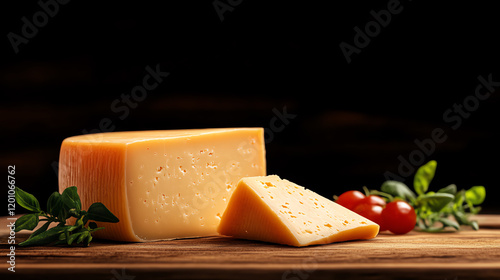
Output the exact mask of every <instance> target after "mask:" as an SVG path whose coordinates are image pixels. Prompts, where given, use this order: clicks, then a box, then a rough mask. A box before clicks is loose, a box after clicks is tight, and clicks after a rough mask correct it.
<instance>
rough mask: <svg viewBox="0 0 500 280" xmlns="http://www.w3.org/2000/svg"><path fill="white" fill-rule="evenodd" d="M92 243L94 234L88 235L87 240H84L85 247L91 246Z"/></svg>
mask: <svg viewBox="0 0 500 280" xmlns="http://www.w3.org/2000/svg"><path fill="white" fill-rule="evenodd" d="M90 241H92V234H90V232H89V233H88V234H87V236H86V238H85V240H83V245H85V246H89V244H90Z"/></svg>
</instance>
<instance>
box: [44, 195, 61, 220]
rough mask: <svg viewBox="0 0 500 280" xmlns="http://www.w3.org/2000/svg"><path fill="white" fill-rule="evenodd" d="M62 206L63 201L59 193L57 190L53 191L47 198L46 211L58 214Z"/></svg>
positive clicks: (53, 214) (54, 214)
mask: <svg viewBox="0 0 500 280" xmlns="http://www.w3.org/2000/svg"><path fill="white" fill-rule="evenodd" d="M62 207H63V201H62V198H61V194H59V193H58V192H53V193H52V195H50V196H49V199H48V200H47V213H49V214H50V215H52V216H58V215H59V212H60V211H61V208H62Z"/></svg>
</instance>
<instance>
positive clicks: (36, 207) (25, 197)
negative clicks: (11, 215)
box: [15, 187, 42, 212]
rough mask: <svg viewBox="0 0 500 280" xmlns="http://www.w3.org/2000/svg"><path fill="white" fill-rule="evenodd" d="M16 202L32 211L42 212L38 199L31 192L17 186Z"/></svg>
mask: <svg viewBox="0 0 500 280" xmlns="http://www.w3.org/2000/svg"><path fill="white" fill-rule="evenodd" d="M15 196H16V202H17V204H19V205H20V206H21V207H23V208H24V209H27V210H30V211H32V212H41V211H42V209H40V203H38V200H37V199H36V198H35V197H34V196H33V195H32V194H30V193H27V192H25V191H23V190H21V189H20V188H18V187H16V195H15Z"/></svg>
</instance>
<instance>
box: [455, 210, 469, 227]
mask: <svg viewBox="0 0 500 280" xmlns="http://www.w3.org/2000/svg"><path fill="white" fill-rule="evenodd" d="M453 216H454V217H455V220H457V222H458V223H459V224H461V225H470V222H469V219H468V218H467V216H466V215H465V213H464V212H461V211H457V212H454V213H453Z"/></svg>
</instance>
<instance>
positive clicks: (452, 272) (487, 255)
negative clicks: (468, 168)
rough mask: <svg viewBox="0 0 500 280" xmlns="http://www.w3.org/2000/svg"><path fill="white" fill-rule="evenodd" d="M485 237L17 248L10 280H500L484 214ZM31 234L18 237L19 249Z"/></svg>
mask: <svg viewBox="0 0 500 280" xmlns="http://www.w3.org/2000/svg"><path fill="white" fill-rule="evenodd" d="M477 219H478V220H479V223H480V225H481V229H480V230H479V231H472V230H470V229H467V228H464V229H463V230H461V231H460V232H447V233H433V234H429V233H422V232H416V231H413V232H411V233H409V234H406V235H400V236H396V235H392V234H386V233H382V234H380V235H379V236H378V237H376V238H375V239H372V240H367V241H352V242H342V243H335V244H329V245H322V246H311V247H305V248H293V247H288V246H282V245H276V244H269V243H263V242H257V241H248V240H237V239H232V238H228V237H220V236H215V237H206V238H198V239H182V240H173V241H160V242H150V243H118V242H111V241H105V240H96V241H93V242H92V244H91V246H90V247H86V248H84V247H29V248H23V247H19V246H16V250H15V252H16V272H15V273H12V272H10V271H8V270H7V268H8V266H9V265H8V264H6V262H5V260H6V259H7V256H6V255H7V254H8V253H9V247H10V246H11V245H8V244H7V240H8V234H9V233H8V230H7V226H6V223H7V219H6V218H2V219H1V221H2V224H1V226H2V227H1V230H0V234H1V238H0V244H1V245H0V248H1V255H2V269H1V272H0V274H1V275H2V276H1V277H2V279H51V278H52V279H54V278H55V279H116V280H133V279H135V280H138V279H166V278H168V279H290V280H291V279H293V280H305V279H373V280H375V279H441V280H445V279H446V280H455V279H456V280H458V279H500V215H481V216H478V217H477ZM27 236H28V233H21V232H20V233H17V234H16V243H19V242H21V241H22V240H24V239H25V238H27Z"/></svg>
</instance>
